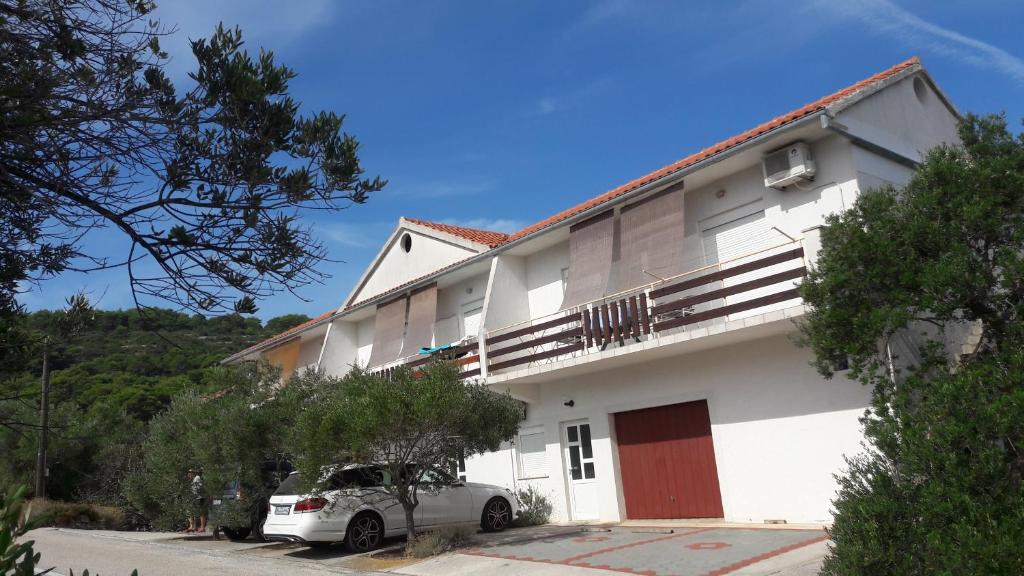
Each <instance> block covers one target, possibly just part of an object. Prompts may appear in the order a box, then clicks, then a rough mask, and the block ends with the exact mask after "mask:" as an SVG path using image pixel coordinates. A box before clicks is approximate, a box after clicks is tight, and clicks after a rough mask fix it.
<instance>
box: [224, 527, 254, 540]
mask: <svg viewBox="0 0 1024 576" xmlns="http://www.w3.org/2000/svg"><path fill="white" fill-rule="evenodd" d="M220 529H221V530H222V531H224V535H225V536H227V537H228V540H231V541H232V542H240V541H242V540H245V539H246V538H248V537H249V532H251V529H250V528H228V527H227V526H221V527H220Z"/></svg>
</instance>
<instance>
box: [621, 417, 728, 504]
mask: <svg viewBox="0 0 1024 576" xmlns="http://www.w3.org/2000/svg"><path fill="white" fill-rule="evenodd" d="M615 435H616V437H617V440H618V444H619V468H620V470H621V473H622V492H623V494H624V496H625V499H626V516H627V517H628V518H721V517H722V496H721V493H720V492H719V489H718V469H717V467H716V466H715V448H714V444H713V443H712V441H711V419H710V417H709V416H708V403H707V401H705V400H699V401H697V402H686V403H683V404H672V405H669V406H658V407H656V408H646V409H643V410H633V411H630V412H619V413H617V414H615Z"/></svg>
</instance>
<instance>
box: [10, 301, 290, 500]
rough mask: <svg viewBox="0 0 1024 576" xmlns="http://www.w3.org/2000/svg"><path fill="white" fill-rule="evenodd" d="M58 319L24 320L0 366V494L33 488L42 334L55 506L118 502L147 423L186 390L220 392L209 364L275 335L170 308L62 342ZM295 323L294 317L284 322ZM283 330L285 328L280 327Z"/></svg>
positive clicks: (117, 317) (234, 320) (251, 324)
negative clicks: (20, 338)
mask: <svg viewBox="0 0 1024 576" xmlns="http://www.w3.org/2000/svg"><path fill="white" fill-rule="evenodd" d="M63 315H64V313H63V312H58V311H46V310H44V311H39V312H34V313H31V314H27V315H24V316H23V317H21V318H20V320H19V321H18V330H19V331H20V332H21V333H23V334H25V335H28V336H30V338H29V339H28V340H27V341H26V342H27V345H26V346H25V347H24V348H22V349H21V351H22V352H23V354H21V355H19V356H18V357H16V358H12V357H11V356H7V357H6V358H7V359H8V360H9V362H7V363H5V364H2V365H0V457H2V459H3V460H4V462H5V464H6V465H5V466H0V489H2V487H4V486H8V487H13V486H16V485H18V484H30V485H31V484H32V480H33V470H34V462H35V455H36V450H37V441H38V434H37V432H38V429H37V427H36V426H37V423H38V410H39V393H40V382H39V373H40V368H41V366H40V354H39V348H38V344H39V342H40V338H41V337H42V336H48V337H50V338H51V344H50V367H51V374H52V384H51V393H50V405H51V411H50V426H51V434H50V449H49V453H50V458H49V466H50V477H49V479H48V493H49V494H50V495H51V496H52V497H55V498H62V499H87V500H90V501H93V502H100V503H105V504H124V503H125V502H124V499H123V497H122V490H121V488H122V485H123V480H124V477H125V476H126V475H127V474H128V473H130V472H131V471H132V470H134V469H135V467H136V466H137V464H138V461H139V458H140V451H139V450H140V448H139V443H140V439H141V438H142V437H143V435H144V433H145V427H146V423H147V422H148V421H149V420H150V419H151V418H152V417H153V416H154V415H156V414H157V413H159V412H160V411H162V410H164V409H165V408H166V407H167V406H168V405H169V404H170V402H171V399H172V398H173V397H174V396H176V395H177V394H180V393H181V392H183V391H186V390H192V391H194V392H195V393H196V394H198V395H203V394H208V393H211V392H215V391H217V390H218V387H219V386H222V385H225V380H224V379H223V378H220V377H218V373H219V372H218V369H217V368H216V364H217V363H218V362H219V361H220V360H221V359H222V358H224V357H226V356H227V355H229V354H231V353H234V352H237V351H238V350H240V349H243V348H246V347H248V346H250V345H252V344H254V343H256V342H258V341H260V340H262V339H264V338H267V337H269V336H271V335H274V334H276V331H275V330H276V328H273V327H272V326H273V325H278V324H280V321H277V319H271V320H268V321H267V323H266V326H265V327H264V326H261V324H260V321H259V320H258V319H256V318H243V317H241V316H238V315H233V314H232V315H227V316H219V317H214V318H204V317H202V316H198V315H195V316H189V315H187V314H182V313H180V312H173V311H170V310H161V309H151V310H148V311H147V313H146V314H145V315H140V314H139V313H138V311H135V310H124V311H120V310H117V311H101V310H97V311H92V312H91V314H90V319H89V322H88V323H87V324H86V325H85V326H84V327H83V328H82V329H81V330H79V331H78V332H77V333H76V334H75V335H73V336H71V337H69V338H57V335H58V334H57V332H56V331H55V330H54V328H55V327H56V326H57V325H58V321H59V320H60V319H61V318H62V317H63ZM284 318H288V319H289V320H287V322H294V321H297V320H298V319H300V318H304V317H303V316H301V315H288V316H286V317H284ZM287 322H286V323H287Z"/></svg>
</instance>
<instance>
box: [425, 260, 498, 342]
mask: <svg viewBox="0 0 1024 576" xmlns="http://www.w3.org/2000/svg"><path fill="white" fill-rule="evenodd" d="M486 294H487V274H478V275H476V276H473V277H472V278H468V279H466V280H463V281H461V282H458V283H456V284H453V285H451V286H446V287H444V288H441V289H439V290H438V291H437V317H436V322H435V324H434V344H435V345H438V346H440V345H442V344H448V343H450V342H455V341H458V340H459V339H460V338H462V337H463V334H462V316H461V314H462V312H463V311H464V310H465V308H466V307H467V306H470V305H473V306H480V307H482V306H483V303H484V297H485V296H486ZM472 336H476V334H472Z"/></svg>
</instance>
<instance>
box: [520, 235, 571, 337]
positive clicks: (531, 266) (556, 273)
mask: <svg viewBox="0 0 1024 576" xmlns="http://www.w3.org/2000/svg"><path fill="white" fill-rule="evenodd" d="M568 266H569V242H568V240H567V241H565V242H562V243H559V244H556V245H554V246H551V247H549V248H546V249H544V250H541V251H540V252H537V253H535V254H530V255H529V256H527V257H526V287H527V296H526V298H527V302H528V303H529V307H530V318H540V317H541V316H546V315H548V314H553V313H555V312H558V307H559V306H561V304H562V295H563V293H564V288H563V287H562V269H563V268H568Z"/></svg>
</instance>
